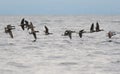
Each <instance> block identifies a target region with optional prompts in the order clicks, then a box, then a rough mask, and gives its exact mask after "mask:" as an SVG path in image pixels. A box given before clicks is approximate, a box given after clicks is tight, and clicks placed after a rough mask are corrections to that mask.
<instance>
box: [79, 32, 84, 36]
mask: <svg viewBox="0 0 120 74" xmlns="http://www.w3.org/2000/svg"><path fill="white" fill-rule="evenodd" d="M83 31H84V30H80V31H79V36H80V38H82V34H83V33H84V32H83Z"/></svg>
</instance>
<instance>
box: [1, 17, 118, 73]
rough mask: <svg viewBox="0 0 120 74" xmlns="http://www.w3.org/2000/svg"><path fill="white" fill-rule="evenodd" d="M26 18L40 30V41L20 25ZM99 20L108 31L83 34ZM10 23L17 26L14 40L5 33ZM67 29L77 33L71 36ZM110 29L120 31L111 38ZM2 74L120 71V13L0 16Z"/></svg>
mask: <svg viewBox="0 0 120 74" xmlns="http://www.w3.org/2000/svg"><path fill="white" fill-rule="evenodd" d="M22 18H25V19H26V20H28V21H29V22H32V23H33V25H34V26H35V30H38V31H39V33H37V38H38V39H37V41H36V42H33V40H34V37H33V36H32V35H30V34H29V31H28V30H25V31H23V30H22V29H21V27H20V26H19V25H20V22H21V20H22ZM96 22H98V23H99V25H100V28H101V29H104V31H101V32H95V33H84V34H83V37H82V38H80V37H79V35H78V32H79V31H80V30H82V29H84V30H85V31H89V29H90V26H91V24H92V23H94V24H95V26H96ZM8 24H11V25H13V26H15V27H16V29H14V30H12V32H13V35H14V38H13V39H12V38H10V36H9V34H6V33H5V32H4V27H6V25H8ZM45 25H46V26H47V27H48V28H49V31H50V32H51V33H53V34H52V35H45V34H44V30H45V29H44V26H45ZM65 30H73V31H76V32H77V33H73V34H72V39H69V37H67V36H62V34H63V33H64V31H65ZM109 31H113V32H115V33H116V35H115V36H113V37H112V38H111V39H109V38H108V37H107V33H108V32H109ZM0 74H120V16H0Z"/></svg>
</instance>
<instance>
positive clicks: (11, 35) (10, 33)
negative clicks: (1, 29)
mask: <svg viewBox="0 0 120 74" xmlns="http://www.w3.org/2000/svg"><path fill="white" fill-rule="evenodd" d="M9 35H10V37H11V38H13V34H12V31H11V30H10V31H9Z"/></svg>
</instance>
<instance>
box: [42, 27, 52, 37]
mask: <svg viewBox="0 0 120 74" xmlns="http://www.w3.org/2000/svg"><path fill="white" fill-rule="evenodd" d="M44 27H45V31H44V32H45V35H49V34H52V33H49V29H48V27H47V26H44Z"/></svg>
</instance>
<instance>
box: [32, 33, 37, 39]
mask: <svg viewBox="0 0 120 74" xmlns="http://www.w3.org/2000/svg"><path fill="white" fill-rule="evenodd" d="M33 36H34V38H35V40H36V39H37V36H36V33H35V32H33Z"/></svg>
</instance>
